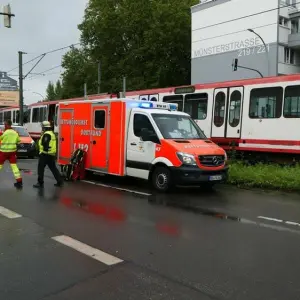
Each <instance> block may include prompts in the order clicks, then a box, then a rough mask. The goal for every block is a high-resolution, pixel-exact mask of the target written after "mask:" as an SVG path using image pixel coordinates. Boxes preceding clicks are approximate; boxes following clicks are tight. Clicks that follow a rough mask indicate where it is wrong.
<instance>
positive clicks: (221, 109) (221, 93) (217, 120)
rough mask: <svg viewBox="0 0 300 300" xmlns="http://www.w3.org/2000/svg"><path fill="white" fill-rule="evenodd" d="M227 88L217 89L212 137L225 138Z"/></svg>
mask: <svg viewBox="0 0 300 300" xmlns="http://www.w3.org/2000/svg"><path fill="white" fill-rule="evenodd" d="M226 111H227V88H222V89H215V92H214V109H213V115H212V125H211V137H225V131H226V129H225V127H226Z"/></svg>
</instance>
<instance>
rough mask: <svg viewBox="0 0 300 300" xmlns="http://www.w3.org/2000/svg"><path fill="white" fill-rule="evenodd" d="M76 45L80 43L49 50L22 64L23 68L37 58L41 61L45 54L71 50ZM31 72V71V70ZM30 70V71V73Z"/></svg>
mask: <svg viewBox="0 0 300 300" xmlns="http://www.w3.org/2000/svg"><path fill="white" fill-rule="evenodd" d="M77 45H80V43H75V44H71V45H68V46H65V47H61V48H57V49H54V50H50V51H48V52H45V53H42V54H40V55H38V56H36V57H34V58H33V59H31V60H29V61H27V62H25V63H23V66H24V65H26V64H29V63H31V62H33V61H35V60H37V59H39V58H41V59H40V60H42V59H43V58H44V57H45V56H46V55H47V54H51V53H54V52H58V51H61V50H64V49H67V48H71V47H74V46H77ZM35 66H36V65H35ZM35 66H34V67H35ZM18 68H19V66H18V67H15V68H13V69H11V70H9V71H7V73H9V72H11V71H14V70H16V69H18ZM32 70H33V69H32ZM32 70H31V71H32Z"/></svg>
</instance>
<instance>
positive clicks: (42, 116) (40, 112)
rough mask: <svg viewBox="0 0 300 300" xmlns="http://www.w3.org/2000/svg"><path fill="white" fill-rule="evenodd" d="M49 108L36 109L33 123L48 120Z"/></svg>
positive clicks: (33, 114) (33, 113)
mask: <svg viewBox="0 0 300 300" xmlns="http://www.w3.org/2000/svg"><path fill="white" fill-rule="evenodd" d="M46 114H47V108H46V107H35V108H33V112H32V123H39V122H43V121H45V120H47V116H46Z"/></svg>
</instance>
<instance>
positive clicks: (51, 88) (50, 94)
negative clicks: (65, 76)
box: [45, 80, 63, 101]
mask: <svg viewBox="0 0 300 300" xmlns="http://www.w3.org/2000/svg"><path fill="white" fill-rule="evenodd" d="M62 96H63V88H62V85H61V82H60V80H57V82H56V85H54V84H53V83H52V82H51V81H50V82H49V83H48V86H47V90H46V99H45V101H48V100H60V99H62Z"/></svg>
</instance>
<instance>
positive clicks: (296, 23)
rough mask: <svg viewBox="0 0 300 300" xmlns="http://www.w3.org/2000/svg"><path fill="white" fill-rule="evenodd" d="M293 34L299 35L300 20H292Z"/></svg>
mask: <svg viewBox="0 0 300 300" xmlns="http://www.w3.org/2000/svg"><path fill="white" fill-rule="evenodd" d="M291 33H292V34H293V33H299V19H292V20H291Z"/></svg>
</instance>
